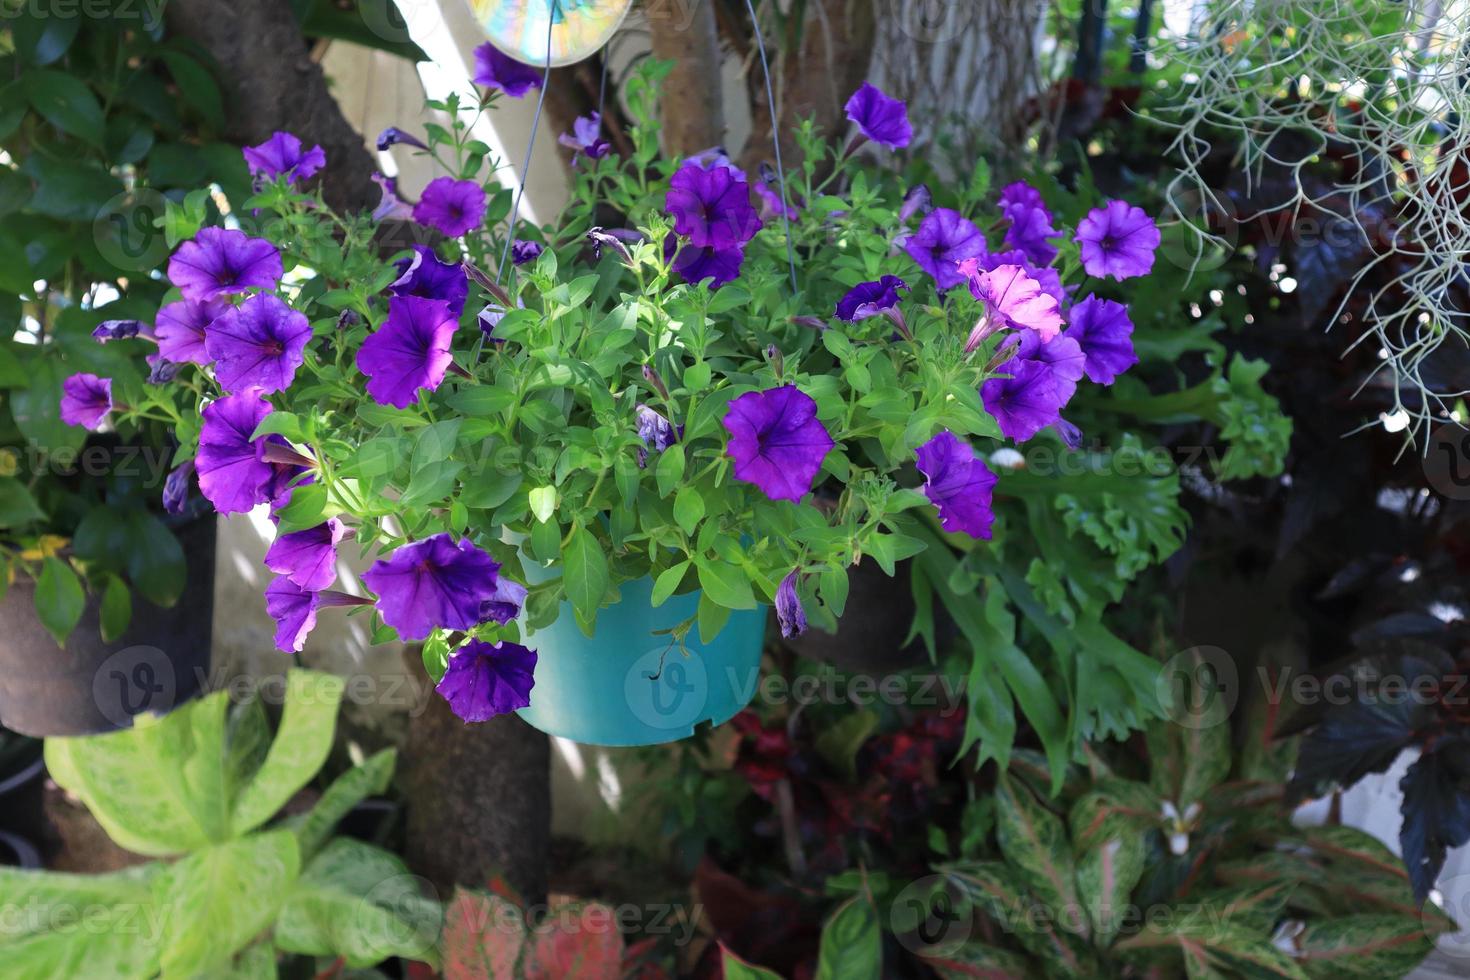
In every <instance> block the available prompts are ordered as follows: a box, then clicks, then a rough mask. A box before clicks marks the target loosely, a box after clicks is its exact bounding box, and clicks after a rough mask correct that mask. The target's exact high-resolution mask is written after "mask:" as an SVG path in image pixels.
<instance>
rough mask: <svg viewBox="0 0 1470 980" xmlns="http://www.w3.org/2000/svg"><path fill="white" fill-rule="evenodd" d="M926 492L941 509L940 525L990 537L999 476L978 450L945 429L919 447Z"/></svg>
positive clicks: (920, 464)
mask: <svg viewBox="0 0 1470 980" xmlns="http://www.w3.org/2000/svg"><path fill="white" fill-rule="evenodd" d="M917 455H918V466H919V472H920V473H922V474H924V495H925V496H926V497H928V498H929V500H930V502H931V503H933V504H934V506H935V507H936V508H938V510H939V526H940V527H942V528H944V529H945V530H946V531H949V532H951V533H962V534H968V535H969V536H970V537H972V538H980V539H983V540H986V541H989V540H990V534H991V528H992V526H993V525H994V524H995V512H994V511H993V510H991V508H990V499H991V491H992V490H994V488H995V482H996V477H995V474H994V473H992V472H990V468H989V467H987V466H986V465H985V463H984V462H982V461H981V460H979V459H977V458H976V457H975V450H974V449H972V448H970V444H969V443H968V442H966V441H965V440H963V439H961V438H960V437H959V436H957V435H955V434H954V433H953V432H950V431H949V430H948V429H945V430H943V431H941V432H940V433H938V434H937V435H936V436H934V438H933V439H930V440H929V441H928V442H926V443H924V444H923V445H922V446H920V447H919V449H918V453H917Z"/></svg>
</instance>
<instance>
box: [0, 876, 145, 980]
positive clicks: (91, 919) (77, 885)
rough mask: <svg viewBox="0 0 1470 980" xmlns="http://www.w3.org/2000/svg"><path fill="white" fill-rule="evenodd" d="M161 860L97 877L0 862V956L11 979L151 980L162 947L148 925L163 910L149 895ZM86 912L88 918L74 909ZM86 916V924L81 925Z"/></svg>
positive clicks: (6, 973)
mask: <svg viewBox="0 0 1470 980" xmlns="http://www.w3.org/2000/svg"><path fill="white" fill-rule="evenodd" d="M163 868H164V866H163V865H161V864H145V865H141V866H139V867H135V868H129V869H128V870H126V871H119V872H113V873H110V874H99V875H78V874H58V873H55V872H49V871H22V870H20V869H18V868H0V895H4V896H5V906H6V908H7V909H11V910H15V911H16V912H17V913H20V912H21V910H24V914H15V915H6V916H4V917H3V918H0V961H3V962H4V964H5V967H4V973H5V976H6V977H7V978H14V980H52V978H54V977H69V976H81V975H85V976H86V977H87V978H88V980H93V978H95V980H151V978H153V977H156V976H157V975H158V957H159V949H158V946H157V944H156V943H155V942H154V941H153V937H152V936H151V935H150V934H149V929H148V925H149V924H150V923H157V922H159V921H160V919H161V918H162V917H163V916H165V915H166V914H167V910H166V909H161V908H160V907H159V906H158V905H156V904H155V902H154V899H153V887H152V881H153V879H154V877H156V876H157V875H158V874H159V873H160V872H161V871H162V870H163ZM79 910H84V911H85V919H84V920H79V919H78V918H77V913H78V911H79ZM80 922H85V925H86V928H78V925H79V923H80Z"/></svg>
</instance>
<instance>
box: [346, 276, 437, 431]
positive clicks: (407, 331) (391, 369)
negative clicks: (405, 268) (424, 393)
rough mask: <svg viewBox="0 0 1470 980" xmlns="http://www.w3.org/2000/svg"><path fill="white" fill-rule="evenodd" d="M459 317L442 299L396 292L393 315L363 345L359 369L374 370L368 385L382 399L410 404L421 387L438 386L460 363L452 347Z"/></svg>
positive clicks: (381, 401) (391, 306)
mask: <svg viewBox="0 0 1470 980" xmlns="http://www.w3.org/2000/svg"><path fill="white" fill-rule="evenodd" d="M458 327H459V320H458V319H456V318H455V316H454V315H453V314H451V313H450V312H449V307H448V306H447V305H446V304H445V303H444V302H443V301H442V300H437V299H424V298H423V297H421V296H394V297H393V298H392V299H390V300H389V301H388V320H387V322H385V323H384V324H383V325H382V326H381V327H379V328H378V330H377V332H375V333H373V334H370V335H369V336H368V338H367V339H366V340H364V341H363V342H362V346H361V347H360V348H358V351H357V369H358V370H359V371H361V372H362V373H363V374H365V375H367V376H368V383H367V391H368V394H369V395H371V396H372V397H373V401H375V402H377V403H378V404H379V405H392V406H393V407H394V408H407V407H408V406H410V405H412V404H413V403H414V401H415V400H417V398H418V392H419V389H420V388H426V389H428V390H429V391H433V390H435V389H436V388H438V387H439V385H440V384H441V383H442V382H443V381H444V374H445V372H446V371H448V370H449V366H450V365H451V364H453V363H454V356H453V355H452V354H450V353H449V347H450V344H451V343H452V342H453V340H454V331H455V330H456V329H458Z"/></svg>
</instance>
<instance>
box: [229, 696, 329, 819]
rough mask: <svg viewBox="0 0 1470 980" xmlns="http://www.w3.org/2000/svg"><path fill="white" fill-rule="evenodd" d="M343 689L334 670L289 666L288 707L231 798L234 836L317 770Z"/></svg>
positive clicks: (323, 758)
mask: <svg viewBox="0 0 1470 980" xmlns="http://www.w3.org/2000/svg"><path fill="white" fill-rule="evenodd" d="M344 687H345V682H344V681H343V680H342V678H340V677H337V676H335V675H333V674H324V673H321V672H318V671H313V670H293V671H291V672H290V673H288V674H287V675H286V708H285V711H284V713H283V714H282V716H281V727H280V729H279V730H278V731H277V732H276V738H275V741H273V742H272V743H271V747H270V752H269V754H267V755H266V758H265V762H264V764H262V765H261V767H260V768H259V769H258V770H256V772H255V773H254V775H253V777H252V778H251V779H250V781H249V782H248V783H246V784H245V785H243V786H241V787H240V788H239V789H238V791H237V793H236V794H235V795H234V798H233V800H232V801H231V807H230V833H231V835H232V836H236V837H238V836H240V835H242V834H246V833H249V832H250V831H252V830H254V829H255V828H256V827H259V826H260V825H261V824H263V823H265V822H266V821H267V820H269V819H270V818H271V817H273V816H275V815H276V814H277V813H278V812H280V810H281V808H282V807H283V806H285V805H286V803H287V802H288V801H289V800H290V799H291V797H293V796H295V795H296V793H297V792H298V791H300V789H301V788H302V787H303V786H305V785H306V784H307V783H309V782H311V779H312V777H313V776H315V775H316V773H317V770H319V769H321V767H322V764H323V763H324V762H326V761H327V755H328V754H329V753H330V752H331V751H332V737H333V735H334V734H335V733H336V731H337V708H338V706H339V705H340V704H341V702H342V691H343V688H344ZM236 775H237V774H231V777H230V778H232V779H234V778H236Z"/></svg>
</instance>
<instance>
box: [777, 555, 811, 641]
mask: <svg viewBox="0 0 1470 980" xmlns="http://www.w3.org/2000/svg"><path fill="white" fill-rule="evenodd" d="M796 579H797V570H796V569H794V568H793V569H792V570H791V574H790V575H787V576H786V577H785V578H783V579H782V580H781V584H780V585H779V586H777V587H776V621H777V622H778V623H780V624H781V635H782V636H785V637H793V636H800V635H801V634H803V633H805V632H806V610H805V609H802V608H801V597H800V596H799V595H797V594H796Z"/></svg>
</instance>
